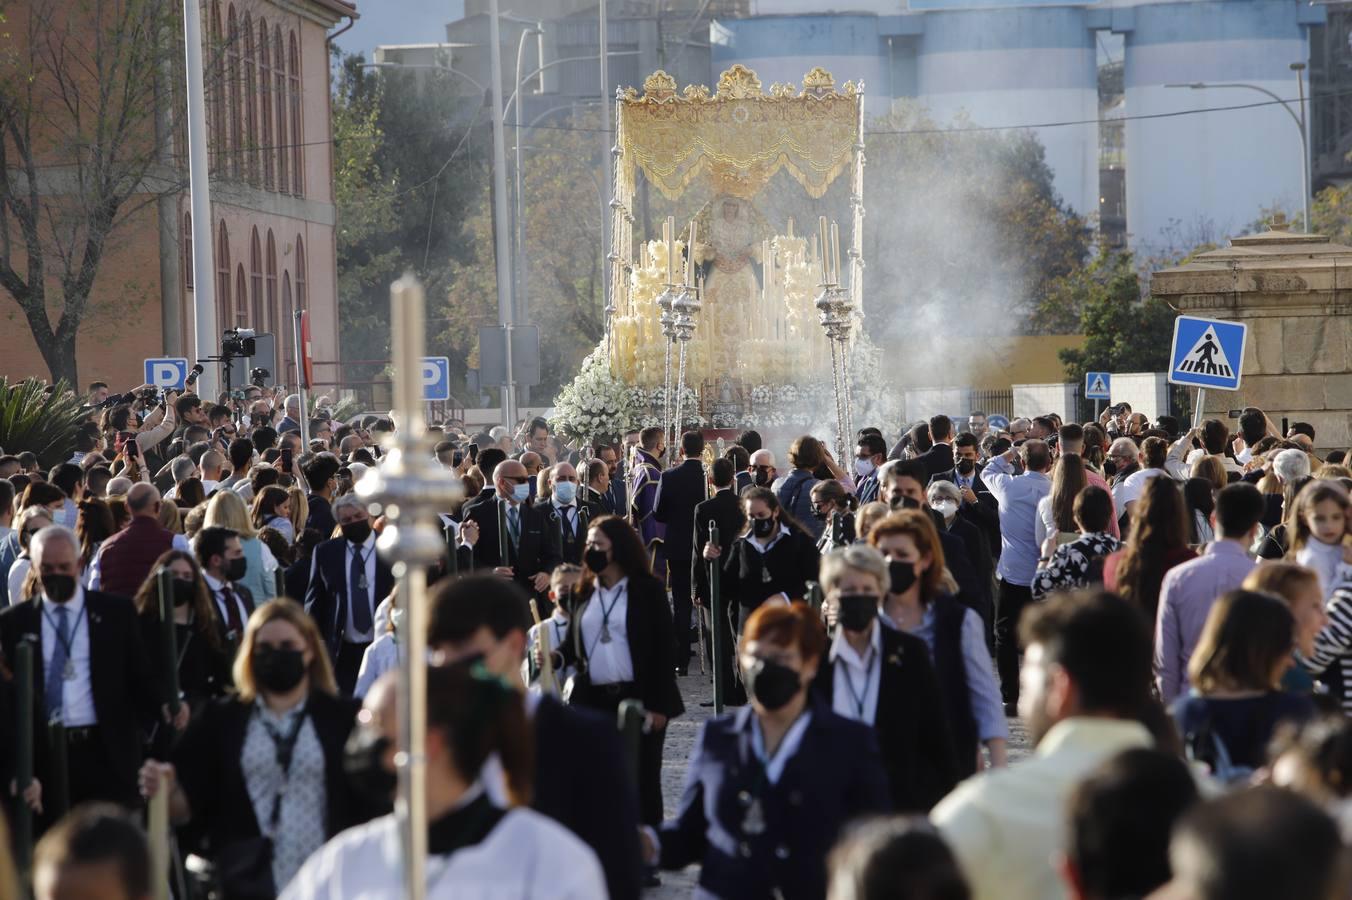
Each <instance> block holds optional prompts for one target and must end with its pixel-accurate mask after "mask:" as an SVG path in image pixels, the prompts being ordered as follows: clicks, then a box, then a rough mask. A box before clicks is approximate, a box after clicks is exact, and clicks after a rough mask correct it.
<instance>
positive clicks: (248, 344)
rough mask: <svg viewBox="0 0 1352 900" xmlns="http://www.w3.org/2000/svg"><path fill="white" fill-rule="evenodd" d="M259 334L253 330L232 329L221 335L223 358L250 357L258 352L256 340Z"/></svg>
mask: <svg viewBox="0 0 1352 900" xmlns="http://www.w3.org/2000/svg"><path fill="white" fill-rule="evenodd" d="M257 336H258V335H257V332H255V331H254V330H253V329H252V328H231V329H229V330H227V331H225V332H223V333H222V334H221V356H224V357H250V356H253V355H254V353H255V352H257V347H256V346H255V344H254V338H255V337H257Z"/></svg>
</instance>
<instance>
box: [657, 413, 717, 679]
mask: <svg viewBox="0 0 1352 900" xmlns="http://www.w3.org/2000/svg"><path fill="white" fill-rule="evenodd" d="M703 456H704V435H702V434H700V433H699V432H698V431H687V432H686V433H685V434H683V435H681V464H680V465H679V466H676V467H674V468H671V469H667V470H666V471H665V472H663V473H662V477H661V480H660V481H659V482H658V485H657V503H656V505H655V506H654V507H653V517H654V518H656V519H657V521H659V522H661V523H663V524H664V525H666V526H667V531H666V543H665V550H666V552H665V553H664V554H663V555H664V556H665V557H666V561H667V584H668V586H669V587H670V589H671V605H672V609H673V615H674V620H675V624H676V671H677V672H679V673H680V674H682V675H685V674H686V672H687V671H688V670H689V668H690V560H691V558H692V557H694V556H696V555H697V554H696V553H695V552H694V550H693V548H692V547H691V541H692V539H693V538H694V535H695V507H696V506H697V505H699V504H700V503H702V502H704V500H705V498H706V496H707V488H706V487H705V484H706V482H705V480H704V462H703Z"/></svg>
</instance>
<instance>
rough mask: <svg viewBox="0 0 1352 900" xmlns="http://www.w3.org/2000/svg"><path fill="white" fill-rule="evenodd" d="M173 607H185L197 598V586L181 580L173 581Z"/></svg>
mask: <svg viewBox="0 0 1352 900" xmlns="http://www.w3.org/2000/svg"><path fill="white" fill-rule="evenodd" d="M173 583H174V606H187V605H188V604H189V603H191V602H192V601H193V598H194V597H196V596H197V585H195V584H193V583H192V582H191V581H184V580H183V579H182V578H175V579H174V582H173Z"/></svg>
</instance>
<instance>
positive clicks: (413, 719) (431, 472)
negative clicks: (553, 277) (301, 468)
mask: <svg viewBox="0 0 1352 900" xmlns="http://www.w3.org/2000/svg"><path fill="white" fill-rule="evenodd" d="M390 312H391V316H390V319H391V326H392V343H393V351H394V352H393V356H394V360H393V361H394V373H395V383H394V388H395V397H394V408H395V416H396V418H397V424H398V430H397V431H396V432H395V434H394V437H393V439H392V440H391V441H390V442H389V443H388V444H387V445H386V453H385V457H384V459H382V460H381V464H380V465H379V466H378V467H373V468H371V469H370V470H368V471H367V473H366V475H364V476H363V477H362V479H361V481H359V482H358V483H357V485H356V492H357V495H358V496H359V497H361V498H362V499H363V500H365V501H366V502H367V504H368V506H369V508H370V510H371V513H372V514H373V515H377V514H379V515H383V516H384V517H385V527H384V529H383V530H382V531H381V534H380V540H379V541H377V542H376V549H377V550H378V551H379V552H380V555H381V556H382V557H384V558H385V559H386V560H388V561H389V562H390V563H391V564H392V567H393V570H394V576H395V578H396V579H397V582H398V585H399V603H400V605H401V606H402V607H403V608H404V625H403V627H402V628H401V629H400V635H399V640H400V641H401V642H402V643H404V654H403V660H402V662H401V674H402V678H401V684H400V692H399V753H398V755H397V756H396V757H395V761H396V765H397V766H398V769H399V798H398V803H397V805H396V807H395V811H396V813H397V814H398V816H399V825H400V837H401V842H402V850H403V861H404V896H405V897H407V898H410V900H422V898H423V897H424V896H426V884H427V879H426V868H427V800H426V760H425V755H424V747H425V746H426V740H427V618H428V617H427V603H428V599H427V596H428V595H427V570H428V569H429V568H431V567H432V566H435V565H436V564H437V563H438V562H440V561H441V559H442V555H443V554H444V553H445V550H446V545H445V542H444V541H443V539H442V530H441V525H440V521H439V519H438V518H437V514H438V513H441V512H446V511H448V510H450V509H451V508H452V506H453V505H454V504H455V503H456V502H457V501H459V500H460V499H461V498H462V497H464V493H465V488H464V484H463V483H462V482H460V481H459V480H457V479H455V478H453V477H452V476H451V474H450V473H449V472H447V471H446V470H445V469H443V468H442V467H441V466H439V465H437V463H436V460H435V458H434V456H433V453H432V442H431V441H430V440H428V436H427V421H426V417H425V412H424V403H423V399H422V366H421V359H422V357H423V354H424V353H425V352H426V350H425V341H424V334H423V329H424V324H425V321H426V320H425V316H424V302H423V289H422V285H421V284H419V283H418V280H417V279H416V278H414V277H413V276H412V275H405V276H404V277H403V278H401V279H399V280H398V281H396V282H395V283H394V284H392V285H390Z"/></svg>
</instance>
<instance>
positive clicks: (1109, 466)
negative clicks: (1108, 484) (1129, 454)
mask: <svg viewBox="0 0 1352 900" xmlns="http://www.w3.org/2000/svg"><path fill="white" fill-rule="evenodd" d="M1103 474H1104V475H1105V476H1106V477H1108V478H1112V477H1113V476H1114V475H1116V474H1117V463H1116V462H1114V461H1113V460H1111V459H1105V460H1104V461H1103Z"/></svg>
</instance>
